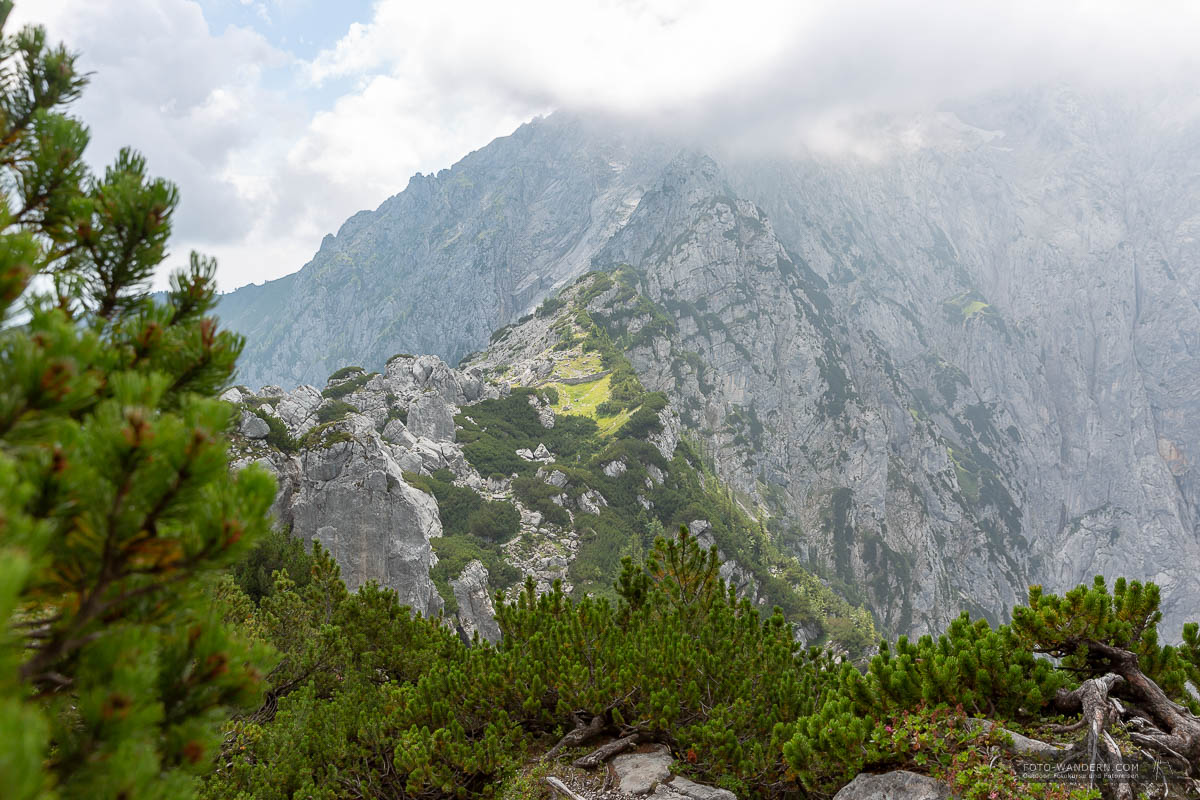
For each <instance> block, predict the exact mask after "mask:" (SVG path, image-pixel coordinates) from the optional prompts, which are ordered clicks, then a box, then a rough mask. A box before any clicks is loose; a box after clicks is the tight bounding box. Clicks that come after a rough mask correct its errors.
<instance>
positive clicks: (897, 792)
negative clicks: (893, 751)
mask: <svg viewBox="0 0 1200 800" xmlns="http://www.w3.org/2000/svg"><path fill="white" fill-rule="evenodd" d="M949 797H950V788H949V787H948V786H946V784H944V783H941V782H939V781H935V780H934V779H933V778H930V777H929V776H927V775H918V774H917V773H915V772H908V771H907V770H897V771H895V772H885V773H883V774H882V775H868V774H865V773H864V774H862V775H859V776H858V777H857V778H855V779H854V780H852V781H850V783H848V784H846V785H845V786H843V787H842V789H841V791H839V792H838V793H837V794H835V795H834V796H833V800H948V798H949Z"/></svg>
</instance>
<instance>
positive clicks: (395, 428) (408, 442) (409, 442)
mask: <svg viewBox="0 0 1200 800" xmlns="http://www.w3.org/2000/svg"><path fill="white" fill-rule="evenodd" d="M380 435H381V436H382V437H383V438H384V439H386V440H388V441H389V442H392V443H393V444H398V445H400V446H402V447H406V448H411V447H412V446H413V445H415V444H416V443H417V437H415V436H413V435H412V433H411V432H409V430H408V428H407V427H406V426H405V424H404V423H403V422H401V421H400V420H398V419H390V420H388V421H387V424H386V425H384V426H383V432H382V433H381V434H380Z"/></svg>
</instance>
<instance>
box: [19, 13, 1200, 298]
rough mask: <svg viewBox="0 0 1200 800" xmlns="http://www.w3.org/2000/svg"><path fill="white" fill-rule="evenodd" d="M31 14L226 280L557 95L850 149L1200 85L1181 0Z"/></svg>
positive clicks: (541, 108) (752, 140)
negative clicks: (1070, 102) (913, 132)
mask: <svg viewBox="0 0 1200 800" xmlns="http://www.w3.org/2000/svg"><path fill="white" fill-rule="evenodd" d="M26 23H35V24H42V25H45V26H46V28H47V29H48V32H49V34H50V36H51V38H52V39H55V40H59V41H64V42H65V43H66V44H67V45H68V46H69V47H70V48H71V49H72V50H74V51H76V52H78V53H80V64H81V66H82V68H83V69H84V70H86V71H89V72H91V73H92V77H91V83H90V85H89V88H88V89H87V91H86V92H85V94H84V97H83V99H81V100H80V101H79V102H78V103H77V105H76V106H75V108H74V109H73V113H76V114H77V115H78V116H80V117H81V118H82V119H83V120H84V121H85V122H87V123H88V125H89V126H90V127H91V129H92V144H91V146H90V147H89V150H88V158H89V161H90V162H91V163H92V164H93V165H94V166H95V167H96V168H97V169H102V168H103V165H104V164H106V163H108V162H109V161H111V160H112V158H113V156H114V155H115V154H116V152H117V151H118V150H119V149H120V148H121V147H122V146H127V145H131V146H133V147H135V148H137V149H138V150H140V151H141V152H142V153H143V154H145V156H146V158H147V161H148V163H149V166H150V169H151V170H152V171H153V172H154V173H156V174H158V175H161V176H164V177H167V178H169V179H171V180H173V181H174V182H175V183H177V184H178V186H179V188H180V192H181V195H182V198H183V199H182V202H181V205H180V208H179V210H178V213H177V215H176V219H175V234H174V238H173V245H172V257H171V259H170V260H169V261H168V264H167V266H168V268H170V267H176V266H180V265H182V264H183V263H184V262H185V261H186V257H187V253H188V251H190V250H193V249H195V250H199V251H201V252H203V253H206V254H209V255H213V256H216V257H217V259H218V263H219V265H220V266H219V269H218V281H219V283H220V285H221V288H222V289H223V290H230V289H233V288H235V287H237V286H241V285H244V284H247V283H261V282H262V281H264V280H269V279H272V278H277V277H280V276H282V275H285V274H288V273H290V272H294V271H296V270H297V269H299V268H300V267H302V266H303V265H304V264H305V263H306V262H307V261H308V260H309V259H310V258H311V257H312V255H313V253H314V252H315V251H316V249H317V248H318V246H319V245H320V241H321V238H322V237H323V236H324V235H325V234H327V233H332V232H336V230H337V229H338V227H339V226H340V225H341V223H342V222H343V221H344V220H345V219H346V218H347V217H349V216H350V215H351V214H353V213H355V212H356V211H359V210H361V209H373V208H375V207H377V206H378V205H379V204H380V203H381V202H383V201H384V200H385V199H386V198H387V197H389V196H391V195H393V194H395V193H397V192H399V191H402V190H403V189H404V187H405V186H406V185H407V183H408V180H409V178H410V177H411V176H412V175H413V174H415V173H417V172H423V173H429V172H436V171H438V170H440V169H444V168H446V167H449V166H450V165H451V164H453V163H454V162H456V161H457V160H458V159H460V158H461V157H462V156H464V155H466V154H467V153H468V152H470V151H472V150H474V149H477V148H479V147H482V146H484V145H485V144H487V143H488V142H489V141H491V140H492V139H494V138H496V137H497V136H503V135H506V134H508V133H511V132H512V131H513V130H514V129H515V128H516V127H517V126H519V125H520V124H521V123H522V122H525V121H527V120H529V119H531V118H533V117H535V116H537V115H541V114H546V113H550V112H552V111H554V110H556V109H562V108H567V109H580V110H588V111H594V112H597V111H598V112H605V113H611V114H617V115H622V116H623V117H626V118H628V119H629V120H630V121H631V122H632V123H633V124H644V125H653V126H661V127H664V128H675V129H678V130H680V131H686V132H688V133H690V134H700V135H703V136H704V137H706V138H711V139H725V140H727V141H728V142H729V143H731V144H734V145H737V146H757V147H763V148H793V147H804V148H808V149H809V150H819V151H822V152H827V153H829V154H832V155H835V156H836V155H837V154H839V153H851V154H858V155H861V154H862V153H863V152H866V151H865V150H864V149H863V147H861V146H860V145H861V144H862V139H861V135H862V134H861V131H862V125H861V120H863V119H872V118H875V117H877V116H878V115H880V114H897V113H912V112H923V111H928V110H932V109H936V108H941V107H944V106H945V104H946V103H948V102H953V101H955V100H957V99H964V98H969V97H974V96H978V95H980V94H983V93H987V92H991V91H1003V90H1008V89H1014V88H1020V87H1024V86H1029V85H1033V84H1036V83H1039V82H1047V81H1068V82H1071V83H1072V84H1079V85H1094V86H1097V87H1103V88H1111V87H1118V88H1123V89H1126V90H1130V91H1134V92H1138V91H1142V90H1143V89H1144V88H1145V87H1146V86H1149V85H1159V84H1165V83H1171V82H1173V81H1174V82H1177V81H1179V80H1183V81H1185V82H1188V85H1189V88H1197V89H1200V85H1197V84H1196V83H1195V81H1194V79H1193V78H1191V76H1192V75H1194V74H1197V73H1196V68H1197V66H1200V64H1198V63H1197V59H1198V55H1197V54H1198V53H1200V48H1196V47H1195V46H1194V42H1195V39H1196V38H1197V34H1200V3H1195V2H1192V1H1191V0H1183V1H1179V2H1177V1H1176V0H1155V2H1153V3H1137V2H1133V1H1132V0H1126V1H1125V2H1118V1H1116V0H1088V1H1086V2H1085V1H1084V0H1036V2H1034V1H1032V0H1002V1H999V0H971V2H963V0H857V1H855V2H851V0H836V1H835V0H789V1H788V2H776V1H775V0H739V2H736V3H735V2H730V1H729V0H570V2H567V1H565V0H505V2H494V0H438V2H428V0H420V1H419V2H418V0H17V6H16V11H15V12H14V15H13V18H12V20H10V23H9V24H10V26H11V25H20V24H26ZM165 276H166V272H165V271H164V272H163V274H162V275H161V276H160V279H161V280H163V281H165Z"/></svg>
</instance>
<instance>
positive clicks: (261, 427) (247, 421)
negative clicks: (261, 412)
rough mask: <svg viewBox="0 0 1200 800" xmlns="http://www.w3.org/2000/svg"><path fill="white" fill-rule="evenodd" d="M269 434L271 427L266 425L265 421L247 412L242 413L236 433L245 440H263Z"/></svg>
mask: <svg viewBox="0 0 1200 800" xmlns="http://www.w3.org/2000/svg"><path fill="white" fill-rule="evenodd" d="M270 432H271V427H270V426H269V425H267V422H266V420H264V419H262V418H261V417H259V416H258V415H257V414H252V413H250V412H249V411H243V412H242V416H241V419H239V420H238V433H240V434H241V435H242V436H245V437H246V438H247V439H263V438H265V437H266V435H267V434H268V433H270Z"/></svg>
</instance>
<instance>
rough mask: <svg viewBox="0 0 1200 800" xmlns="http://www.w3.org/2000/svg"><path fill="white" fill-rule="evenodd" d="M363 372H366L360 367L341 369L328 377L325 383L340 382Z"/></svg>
mask: <svg viewBox="0 0 1200 800" xmlns="http://www.w3.org/2000/svg"><path fill="white" fill-rule="evenodd" d="M365 371H366V370H364V369H363V368H362V367H342V368H341V369H339V370H338V371H337V372H335V373H333V374H332V375H330V376H329V379H328V380H327V381H326V383H329V382H331V381H340V380H343V379H344V378H349V377H350V376H351V375H358V374H360V373H363V372H365Z"/></svg>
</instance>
